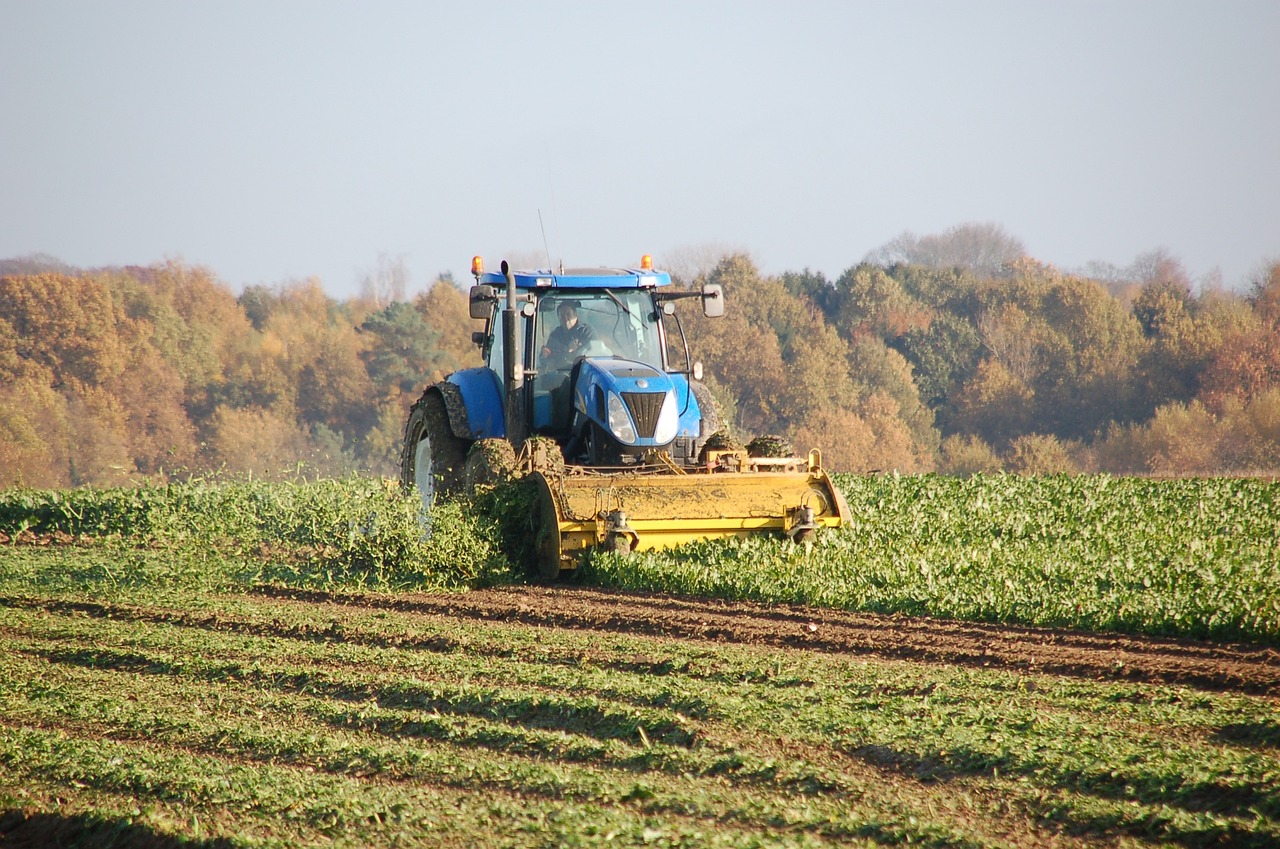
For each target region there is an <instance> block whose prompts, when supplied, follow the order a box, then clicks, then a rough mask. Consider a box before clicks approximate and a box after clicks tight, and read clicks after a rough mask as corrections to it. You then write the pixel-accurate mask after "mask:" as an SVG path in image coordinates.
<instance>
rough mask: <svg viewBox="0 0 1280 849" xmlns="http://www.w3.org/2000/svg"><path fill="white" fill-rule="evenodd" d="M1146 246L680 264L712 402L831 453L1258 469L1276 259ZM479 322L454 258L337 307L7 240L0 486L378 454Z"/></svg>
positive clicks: (852, 465)
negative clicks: (1087, 262)
mask: <svg viewBox="0 0 1280 849" xmlns="http://www.w3.org/2000/svg"><path fill="white" fill-rule="evenodd" d="M1141 260H1142V261H1140V262H1138V263H1135V265H1134V266H1133V267H1132V268H1131V269H1127V270H1126V269H1099V268H1097V267H1095V268H1092V269H1089V270H1087V271H1086V272H1077V273H1066V272H1062V271H1060V270H1058V269H1056V268H1054V267H1052V266H1049V265H1045V264H1042V263H1039V262H1037V261H1035V260H1034V259H1031V258H1030V257H1028V256H1026V253H1025V251H1024V250H1022V249H1021V246H1020V244H1019V243H1017V241H1016V240H1013V239H1010V238H1009V237H1007V236H1004V235H1003V233H1002V232H1000V231H998V230H996V231H990V230H987V231H982V230H981V229H980V228H969V229H965V228H957V230H956V231H952V232H949V233H948V234H943V236H941V237H925V238H923V239H916V238H915V237H913V236H911V235H910V234H904V235H903V236H902V237H899V238H898V239H896V240H894V241H893V242H891V243H890V244H889V245H886V246H885V247H884V248H882V249H880V250H879V251H877V252H873V253H872V254H870V255H868V257H867V259H865V260H864V261H863V262H860V263H858V264H857V265H854V266H852V267H850V268H849V269H847V270H846V271H845V272H844V273H843V274H841V275H840V276H839V277H838V278H836V279H834V280H830V279H827V278H826V277H825V276H824V275H822V274H819V273H814V272H810V271H807V270H806V271H801V272H790V273H784V274H781V275H774V276H770V275H764V274H762V273H761V272H760V271H759V270H758V269H757V268H756V266H755V265H754V263H753V262H752V260H751V258H750V257H749V256H748V255H746V254H743V253H731V254H729V255H726V256H719V257H715V258H714V259H713V260H712V261H708V262H705V263H703V264H701V265H698V264H696V263H695V264H686V265H683V266H680V267H679V269H678V270H677V273H676V275H675V276H676V278H677V282H678V284H679V285H687V286H696V285H699V284H701V283H702V282H704V281H706V280H711V281H714V282H718V283H720V284H722V285H723V286H724V288H725V291H726V295H727V300H728V306H729V310H728V313H727V315H726V316H725V317H723V318H720V319H715V320H707V319H705V318H703V317H701V316H700V315H688V314H682V317H683V321H684V323H685V327H686V330H687V331H688V332H689V335H690V338H691V343H692V347H693V349H694V354H695V356H696V357H697V358H698V359H700V360H701V361H702V362H703V363H704V365H705V371H706V381H707V383H708V384H709V386H710V388H711V390H712V392H713V393H714V394H715V396H716V398H717V399H718V401H719V403H720V406H721V407H722V415H723V418H724V419H725V421H728V422H731V423H732V427H733V428H734V429H735V430H736V431H737V434H738V435H739V436H740V437H750V436H754V435H761V434H778V435H783V436H786V437H788V438H789V439H790V440H791V441H792V442H793V444H794V445H795V446H796V447H797V448H798V449H800V450H801V451H805V450H807V449H808V448H810V447H818V448H821V449H822V451H823V456H824V460H825V463H826V465H827V466H828V467H830V468H833V469H836V470H842V471H858V472H866V471H877V470H879V471H890V470H897V471H902V472H925V471H939V472H944V473H951V474H967V473H973V472H980V471H997V470H1007V471H1014V472H1023V473H1051V472H1094V471H1104V472H1113V473H1119V474H1156V475H1213V474H1272V475H1274V474H1275V473H1276V472H1277V470H1280V263H1276V264H1272V265H1271V266H1269V267H1267V268H1265V269H1263V270H1262V271H1260V272H1259V273H1258V275H1257V277H1256V279H1255V280H1254V281H1253V283H1252V284H1251V288H1250V289H1249V291H1247V292H1231V291H1227V290H1223V289H1222V288H1220V287H1202V288H1200V289H1199V290H1197V287H1194V286H1193V285H1192V284H1191V281H1190V280H1189V279H1188V277H1187V274H1186V272H1185V270H1184V269H1183V268H1182V267H1181V265H1180V264H1179V263H1178V262H1177V261H1176V260H1174V259H1172V258H1171V257H1169V256H1167V255H1166V254H1164V253H1163V252H1156V253H1155V254H1153V255H1151V256H1148V257H1145V258H1141ZM1103 272H1105V273H1103ZM686 313H687V311H686ZM476 327H477V325H476V324H475V323H473V322H472V321H471V320H470V319H469V317H468V314H467V303H466V293H465V292H464V291H462V290H461V289H459V288H458V287H457V286H456V285H454V284H453V282H452V281H451V280H450V279H448V278H447V276H446V278H445V279H442V280H438V281H436V282H435V283H434V284H433V285H432V286H431V287H430V288H429V289H428V290H427V291H426V292H425V293H422V294H419V295H416V296H415V297H413V298H412V299H408V300H406V299H403V295H397V297H396V298H392V299H391V300H390V301H389V302H388V299H387V298H386V297H372V296H370V294H369V293H368V292H365V293H364V294H362V295H361V296H360V297H356V298H352V299H350V300H346V301H340V300H336V299H334V298H331V297H329V296H328V295H326V294H325V293H324V291H323V289H322V287H321V285H320V283H319V282H318V281H316V280H308V281H301V282H291V283H287V284H282V285H279V286H270V287H268V286H250V287H248V288H246V289H244V291H242V292H241V293H240V294H238V295H237V294H235V293H234V292H233V291H232V290H231V288H230V287H229V286H227V285H226V284H224V283H222V282H221V281H219V280H218V279H217V277H216V276H215V275H214V274H213V273H212V272H211V271H209V270H208V269H204V268H200V267H192V266H188V265H185V264H183V263H180V262H176V261H170V262H166V263H163V264H160V265H155V266H148V267H128V268H111V269H98V270H91V271H89V270H79V269H73V268H68V267H65V266H62V265H60V264H58V263H56V262H53V261H49V260H47V259H45V260H43V261H35V260H32V259H27V260H8V261H3V262H0V485H15V484H21V485H26V486H33V487H59V488H61V487H68V486H79V485H119V484H127V483H131V482H139V481H165V480H170V479H175V478H187V477H190V476H193V475H194V476H217V475H231V476H245V475H253V476H256V477H266V478H272V477H288V476H298V475H304V476H336V475H344V474H350V473H371V474H381V475H388V476H391V475H394V474H395V469H396V464H397V462H398V457H399V446H400V440H401V437H402V433H403V426H404V420H405V417H406V414H407V411H408V407H409V405H410V404H411V403H412V402H413V401H414V400H415V399H416V398H417V397H418V396H419V395H420V394H421V392H422V389H423V388H424V387H425V386H426V385H427V384H429V383H431V382H433V381H435V380H439V379H440V378H442V377H443V376H444V375H445V374H448V373H449V372H451V371H453V370H455V369H457V368H462V367H466V366H471V365H476V364H478V362H479V356H478V352H477V350H476V348H475V346H474V345H473V344H472V342H471V339H470V335H471V331H472V330H473V329H476Z"/></svg>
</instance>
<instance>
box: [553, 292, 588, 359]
mask: <svg viewBox="0 0 1280 849" xmlns="http://www.w3.org/2000/svg"><path fill="white" fill-rule="evenodd" d="M556 317H557V318H558V319H560V326H559V327H557V328H556V329H555V330H552V331H551V335H550V336H548V337H547V342H546V344H545V345H543V346H542V358H543V359H544V360H547V361H548V362H550V363H552V364H554V365H567V364H568V363H570V362H572V361H573V359H574V358H575V357H576V356H579V353H578V352H579V351H582V350H583V349H584V348H585V347H586V346H587V344H588V343H589V342H591V341H592V340H594V339H595V331H594V330H592V329H591V326H590V325H588V324H586V323H584V322H582V321H580V320H579V319H578V308H577V307H576V306H575V305H574V303H573V302H572V301H565V302H563V303H562V304H560V306H559V307H557V308H556Z"/></svg>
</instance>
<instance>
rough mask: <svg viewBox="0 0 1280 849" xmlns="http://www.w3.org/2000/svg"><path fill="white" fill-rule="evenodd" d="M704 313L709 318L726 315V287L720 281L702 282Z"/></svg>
mask: <svg viewBox="0 0 1280 849" xmlns="http://www.w3.org/2000/svg"><path fill="white" fill-rule="evenodd" d="M702 314H703V315H705V316H706V317H707V318H719V317H720V316H722V315H724V287H722V286H721V285H720V284H719V283H703V284H702Z"/></svg>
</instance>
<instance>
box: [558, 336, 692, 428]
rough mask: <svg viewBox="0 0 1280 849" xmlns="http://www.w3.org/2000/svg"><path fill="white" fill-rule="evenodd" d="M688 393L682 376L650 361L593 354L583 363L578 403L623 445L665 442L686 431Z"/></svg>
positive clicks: (576, 405) (576, 393)
mask: <svg viewBox="0 0 1280 849" xmlns="http://www.w3.org/2000/svg"><path fill="white" fill-rule="evenodd" d="M688 394H689V390H688V384H687V382H685V381H684V380H683V379H682V377H681V376H678V375H669V374H666V373H665V372H662V371H659V370H658V369H656V368H654V367H653V366H651V365H648V364H646V363H641V362H636V361H634V360H624V359H621V358H618V357H607V358H606V357H599V358H597V357H588V358H586V359H584V360H583V361H582V362H581V364H580V366H579V372H578V378H577V381H576V382H575V383H574V398H573V405H574V408H575V409H576V410H577V411H578V413H580V414H582V415H585V416H586V417H587V418H589V419H591V420H593V421H595V422H597V423H598V424H599V425H600V426H601V427H602V428H603V429H604V430H605V431H606V432H607V433H609V434H610V435H611V436H612V437H613V438H614V439H616V440H617V441H618V443H619V444H621V445H623V446H627V447H631V448H663V447H665V446H667V445H670V444H671V441H672V440H673V439H675V438H676V436H677V434H678V433H679V431H680V418H681V413H682V412H684V409H683V408H685V407H687V406H688V398H687V396H688Z"/></svg>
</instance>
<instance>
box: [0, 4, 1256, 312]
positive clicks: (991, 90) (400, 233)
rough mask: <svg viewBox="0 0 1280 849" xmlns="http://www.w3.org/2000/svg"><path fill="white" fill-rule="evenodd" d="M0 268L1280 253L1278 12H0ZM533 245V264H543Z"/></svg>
mask: <svg viewBox="0 0 1280 849" xmlns="http://www.w3.org/2000/svg"><path fill="white" fill-rule="evenodd" d="M0 21H3V28H2V30H0V31H2V32H3V35H0V39H2V40H3V41H2V42H0V43H3V50H0V74H3V78H4V79H5V80H6V81H7V85H5V86H4V87H2V88H0V109H3V114H4V115H5V116H6V121H5V122H4V124H3V126H2V127H0V197H3V199H4V200H5V203H4V204H3V206H2V211H0V257H3V258H13V257H21V256H27V255H31V254H47V255H50V256H53V257H56V258H58V259H59V260H61V261H63V262H66V263H68V264H71V265H74V266H79V267H99V266H109V265H128V264H136V265H146V264H151V263H155V262H159V261H163V260H164V259H165V258H180V259H182V260H183V261H185V262H189V263H192V264H196V265H203V266H206V267H208V268H210V269H211V270H212V271H213V272H214V273H216V274H217V275H218V276H219V278H221V279H222V280H224V281H225V282H227V283H228V284H230V285H232V286H233V287H236V288H239V287H242V286H245V285H253V284H276V283H280V282H285V281H288V280H293V279H305V278H308V277H318V278H319V279H320V280H321V281H322V283H323V284H324V286H325V288H326V290H327V291H329V292H330V293H331V294H333V295H335V296H339V297H347V296H350V295H351V294H354V293H355V292H356V290H357V287H358V281H359V279H360V278H361V277H362V276H363V275H364V274H367V273H369V272H371V271H373V270H374V268H375V267H376V266H377V264H378V262H379V257H380V256H390V257H403V258H404V261H405V264H406V266H407V268H408V269H409V271H410V273H411V276H412V280H411V288H412V289H420V288H422V287H424V286H425V285H426V284H427V283H429V282H430V281H431V280H432V279H433V278H434V277H435V275H436V274H438V273H440V272H443V271H451V272H452V273H453V274H454V275H455V276H456V277H458V278H464V277H465V276H466V274H467V271H468V263H469V260H470V257H471V256H472V255H473V254H483V255H485V256H486V257H487V258H490V259H491V261H494V262H496V261H497V260H498V259H501V258H502V257H503V256H516V255H519V256H522V257H537V258H540V259H541V258H543V257H545V256H546V255H547V254H548V253H549V254H550V255H551V257H552V259H553V261H559V260H564V261H565V262H566V263H569V264H575V265H581V264H594V263H601V264H610V265H625V264H633V263H635V262H637V261H638V259H639V256H640V255H641V254H642V253H650V254H654V255H655V256H658V257H663V256H671V255H678V254H680V253H681V252H682V251H683V252H689V251H697V250H699V249H701V248H703V247H705V246H720V247H724V248H727V249H741V250H745V251H747V252H749V253H750V254H751V255H752V257H753V258H754V259H755V260H756V262H757V263H758V264H759V266H760V267H761V269H762V270H763V271H765V272H766V273H779V272H782V271H788V270H790V271H799V270H801V269H803V268H809V269H812V270H814V271H820V272H822V273H824V274H826V275H827V276H828V277H835V276H836V275H838V274H840V273H841V272H842V271H843V270H844V269H846V268H848V267H849V266H851V265H854V264H856V263H857V262H858V261H859V260H861V259H862V258H863V257H864V256H865V255H866V254H867V253H868V252H869V251H872V250H875V249H877V248H879V247H881V246H882V245H884V244H885V243H886V242H888V241H889V240H891V239H893V238H894V237H896V236H898V235H899V234H901V233H903V232H904V231H911V232H913V233H916V234H917V235H926V234H933V233H941V232H943V231H945V230H947V229H948V228H950V227H953V226H955V225H958V224H963V223H967V222H994V223H997V224H999V225H1000V226H1001V227H1002V228H1003V229H1004V231H1005V232H1007V233H1008V234H1009V235H1011V236H1013V237H1016V238H1018V239H1020V240H1021V241H1022V242H1023V243H1024V244H1025V246H1026V248H1027V250H1028V252H1029V253H1030V254H1031V255H1032V256H1034V257H1036V258H1037V259H1039V260H1041V261H1043V262H1047V263H1052V264H1054V265H1057V266H1059V267H1061V268H1065V269H1075V268H1080V267H1082V266H1084V265H1085V264H1087V263H1089V262H1091V261H1101V262H1107V263H1111V264H1113V265H1117V266H1124V265H1127V264H1128V263H1130V262H1132V261H1133V260H1134V258H1135V257H1137V256H1138V255H1140V254H1144V253H1147V252H1150V251H1152V250H1155V249H1158V248H1164V249H1167V250H1168V251H1169V252H1170V253H1171V254H1172V255H1173V256H1175V257H1177V258H1178V259H1179V260H1181V261H1182V263H1183V264H1184V266H1185V267H1186V269H1187V271H1188V272H1189V274H1190V275H1191V276H1192V277H1193V278H1194V279H1197V280H1203V279H1206V278H1209V277H1211V276H1212V275H1213V273H1214V271H1215V269H1217V270H1218V271H1220V273H1221V275H1222V279H1223V282H1224V283H1225V284H1226V285H1228V286H1232V287H1238V286H1240V285H1241V284H1243V283H1244V282H1245V280H1246V278H1247V277H1248V275H1249V274H1250V273H1251V272H1253V271H1254V270H1255V269H1256V268H1258V267H1259V266H1260V265H1261V264H1262V263H1263V262H1264V261H1267V260H1269V259H1276V258H1280V211H1278V210H1277V198H1280V161H1278V160H1280V154H1278V153H1277V148H1276V146H1275V139H1277V138H1280V51H1277V50H1275V49H1274V44H1273V42H1274V38H1275V36H1276V35H1277V34H1280V4H1275V3H1267V2H1244V1H1243V0H1236V2H1226V3H1218V4H1204V3H1194V2H1186V0H1183V2H1148V0H1140V2H1127V3H1123V4H1115V3H1103V2H1082V3H1072V4H1059V5H1054V6H1048V5H1044V4H1034V5H1032V4H1024V3H1016V2H979V3H969V4H964V5H961V4H953V3H944V2H900V3H871V2H857V3H836V2H830V3H817V2H809V3H806V2H801V3H798V4H789V5H787V6H785V7H784V6H782V5H778V4H771V3H763V2H741V3H732V2H708V3H695V4H680V3H656V4H646V5H645V6H644V7H629V6H618V5H616V4H592V3H585V2H555V3H546V4H530V5H528V6H518V7H508V6H505V5H503V4H498V3H480V4H465V5H462V4H442V3H414V2H408V0H404V1H403V2H371V3H366V4H360V5H359V6H356V5H347V4H343V3H337V2H332V1H331V0H325V1H324V2H301V0H287V1H286V0H276V2H265V3H251V2H243V0H235V1H234V2H220V3H218V4H208V5H204V4H170V3H164V2H158V0H153V1H152V2H144V1H143V0H132V1H131V2H114V3H111V4H98V3H92V2H83V0H51V2H41V3H39V4H33V3H26V2H21V0H0ZM544 231H545V243H544V235H543V234H544Z"/></svg>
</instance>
